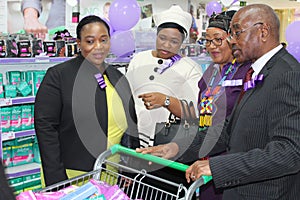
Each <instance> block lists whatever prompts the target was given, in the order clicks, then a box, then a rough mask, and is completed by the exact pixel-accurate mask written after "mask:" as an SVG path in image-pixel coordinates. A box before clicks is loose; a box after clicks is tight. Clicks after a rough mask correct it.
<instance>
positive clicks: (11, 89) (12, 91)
mask: <svg viewBox="0 0 300 200" xmlns="http://www.w3.org/2000/svg"><path fill="white" fill-rule="evenodd" d="M4 94H5V98H15V97H16V96H17V86H16V85H12V84H7V85H4Z"/></svg>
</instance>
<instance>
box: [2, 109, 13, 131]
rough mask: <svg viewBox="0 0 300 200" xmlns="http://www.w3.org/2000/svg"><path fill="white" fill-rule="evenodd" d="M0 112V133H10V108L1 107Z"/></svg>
mask: <svg viewBox="0 0 300 200" xmlns="http://www.w3.org/2000/svg"><path fill="white" fill-rule="evenodd" d="M0 111H1V129H2V133H4V132H8V131H10V124H11V123H10V120H11V107H3V108H1V109H0Z"/></svg>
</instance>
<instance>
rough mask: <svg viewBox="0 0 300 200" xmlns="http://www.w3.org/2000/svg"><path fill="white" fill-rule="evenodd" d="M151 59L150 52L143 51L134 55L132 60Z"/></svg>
mask: <svg viewBox="0 0 300 200" xmlns="http://www.w3.org/2000/svg"><path fill="white" fill-rule="evenodd" d="M149 57H152V50H145V51H140V52H138V53H136V54H134V56H133V59H137V58H141V59H143V58H149Z"/></svg>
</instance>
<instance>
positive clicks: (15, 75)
mask: <svg viewBox="0 0 300 200" xmlns="http://www.w3.org/2000/svg"><path fill="white" fill-rule="evenodd" d="M6 79H7V83H8V84H12V85H18V84H19V83H20V81H21V72H20V71H8V72H6Z"/></svg>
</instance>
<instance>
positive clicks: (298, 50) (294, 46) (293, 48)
mask: <svg viewBox="0 0 300 200" xmlns="http://www.w3.org/2000/svg"><path fill="white" fill-rule="evenodd" d="M286 49H287V50H288V52H289V53H290V54H292V55H293V56H294V57H295V58H296V59H297V60H298V62H300V41H298V42H289V43H288V45H287V47H286Z"/></svg>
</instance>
